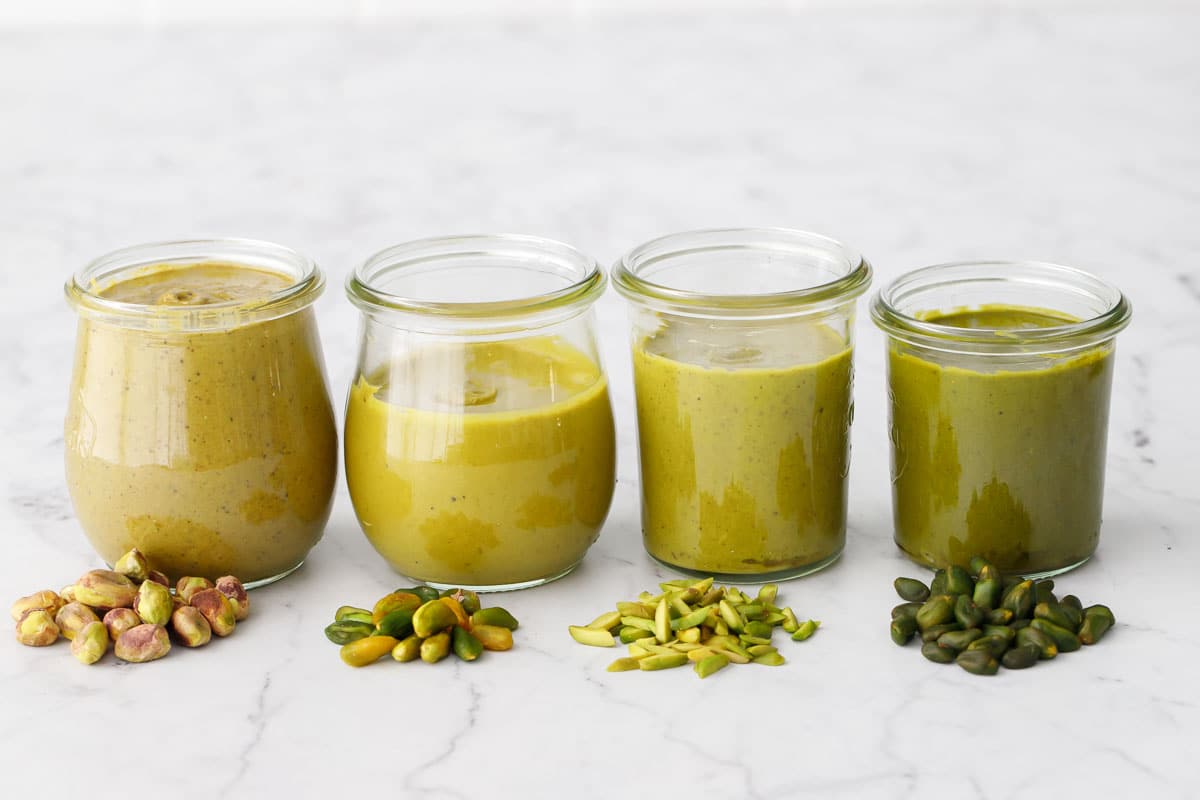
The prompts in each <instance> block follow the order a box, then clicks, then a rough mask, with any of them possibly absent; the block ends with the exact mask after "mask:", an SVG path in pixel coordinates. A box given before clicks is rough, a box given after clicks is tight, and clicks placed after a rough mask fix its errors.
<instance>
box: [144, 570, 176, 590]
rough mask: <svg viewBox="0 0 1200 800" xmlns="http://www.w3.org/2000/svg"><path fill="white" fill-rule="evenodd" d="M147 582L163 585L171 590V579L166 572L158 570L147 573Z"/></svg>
mask: <svg viewBox="0 0 1200 800" xmlns="http://www.w3.org/2000/svg"><path fill="white" fill-rule="evenodd" d="M146 580H148V581H154V582H155V583H158V584H162V585H163V586H165V587H167V588H168V589H170V588H171V579H170V578H168V577H167V574H166V573H165V572H159V571H158V570H156V569H152V570H150V571H149V572H147V573H146Z"/></svg>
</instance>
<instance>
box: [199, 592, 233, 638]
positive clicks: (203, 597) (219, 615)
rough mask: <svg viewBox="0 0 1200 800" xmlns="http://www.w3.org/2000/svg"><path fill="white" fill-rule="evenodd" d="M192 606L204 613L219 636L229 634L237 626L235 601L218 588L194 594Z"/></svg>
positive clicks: (213, 630)
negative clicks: (232, 601)
mask: <svg viewBox="0 0 1200 800" xmlns="http://www.w3.org/2000/svg"><path fill="white" fill-rule="evenodd" d="M192 606H193V607H194V608H195V609H196V610H197V611H199V612H200V613H201V614H203V615H204V618H205V619H206V620H208V625H209V627H211V628H212V632H213V633H215V634H216V635H217V636H228V635H229V634H231V633H233V629H234V628H235V627H237V612H235V611H234V608H233V603H231V602H229V598H228V597H226V596H225V595H223V594H221V593H220V592H218V591H217V590H216V589H204V590H202V591H199V592H196V593H195V594H193V595H192Z"/></svg>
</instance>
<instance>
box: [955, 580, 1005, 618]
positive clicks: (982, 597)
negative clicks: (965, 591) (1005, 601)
mask: <svg viewBox="0 0 1200 800" xmlns="http://www.w3.org/2000/svg"><path fill="white" fill-rule="evenodd" d="M1002 591H1003V586H1002V585H1001V584H1000V580H999V579H998V578H987V579H980V580H979V581H977V582H976V583H975V592H974V594H972V595H971V600H972V602H974V603H975V605H976V606H977V607H979V608H981V609H983V610H984V611H987V612H990V611H991V610H992V609H994V608H995V607H996V606H997V605H999V604H1000V598H1001V592H1002ZM964 596H965V595H964Z"/></svg>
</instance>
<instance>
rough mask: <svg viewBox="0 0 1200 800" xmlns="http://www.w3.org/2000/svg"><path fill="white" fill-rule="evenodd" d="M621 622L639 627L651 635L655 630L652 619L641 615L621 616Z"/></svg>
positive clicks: (631, 626) (632, 626)
mask: <svg viewBox="0 0 1200 800" xmlns="http://www.w3.org/2000/svg"><path fill="white" fill-rule="evenodd" d="M621 624H622V625H625V626H627V627H630V628H641V629H642V630H644V631H646V632H647V633H649V634H650V635H651V636H653V635H654V631H655V630H656V629H655V627H654V620H652V619H644V618H643V617H621Z"/></svg>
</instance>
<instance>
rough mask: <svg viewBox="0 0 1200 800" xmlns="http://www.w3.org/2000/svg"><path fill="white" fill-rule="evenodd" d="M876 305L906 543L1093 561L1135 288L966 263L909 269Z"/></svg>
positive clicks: (1069, 274) (1032, 569)
mask: <svg viewBox="0 0 1200 800" xmlns="http://www.w3.org/2000/svg"><path fill="white" fill-rule="evenodd" d="M871 314H872V317H873V319H874V321H875V323H876V324H877V325H878V326H879V327H880V328H881V329H882V330H883V331H884V332H885V333H886V334H887V337H888V343H887V354H888V388H889V398H890V403H891V408H890V412H891V442H892V491H893V515H894V522H895V537H896V544H897V545H899V547H900V548H901V549H902V550H903V551H904V552H905V553H906V554H908V556H909V557H910V558H912V559H913V560H915V561H917V562H919V563H922V564H925V565H928V566H931V567H944V566H946V565H948V564H952V563H953V564H965V563H966V561H967V559H968V558H970V557H971V556H973V555H981V556H983V557H984V558H986V559H988V560H989V561H990V562H992V563H993V564H995V565H996V566H997V567H1000V568H1001V569H1003V570H1006V571H1011V572H1016V573H1021V574H1024V575H1027V576H1031V577H1043V576H1049V575H1055V574H1058V573H1061V572H1066V571H1067V570H1070V569H1073V568H1075V567H1077V566H1079V565H1080V564H1082V563H1084V562H1085V561H1087V559H1088V558H1089V557H1090V556H1091V555H1092V553H1093V552H1095V550H1096V545H1097V543H1098V541H1099V537H1100V518H1101V506H1102V501H1103V495H1104V462H1105V453H1106V443H1107V437H1108V408H1109V395H1110V393H1111V387H1112V376H1113V360H1114V356H1113V350H1114V346H1115V337H1116V335H1117V334H1118V333H1119V332H1120V331H1121V330H1123V329H1124V328H1125V326H1126V325H1128V324H1129V320H1130V315H1131V309H1130V305H1129V302H1128V301H1127V300H1126V299H1125V297H1124V296H1123V295H1122V294H1121V293H1120V292H1119V291H1118V290H1117V289H1115V288H1114V287H1112V286H1110V285H1109V284H1107V283H1105V282H1103V281H1101V280H1099V279H1097V278H1095V277H1093V276H1091V275H1089V274H1087V273H1085V272H1081V271H1079V270H1076V269H1071V268H1069V267H1062V266H1057V265H1054V264H1041V263H1034V262H978V263H958V264H944V265H940V266H934V267H926V268H924V269H920V270H916V271H914V272H910V273H908V274H907V275H904V276H902V277H900V278H899V279H897V280H896V281H895V282H893V283H892V284H891V285H890V286H888V287H887V288H885V289H883V290H882V291H881V292H879V294H878V295H877V296H876V298H875V301H874V303H873V304H872V307H871Z"/></svg>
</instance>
